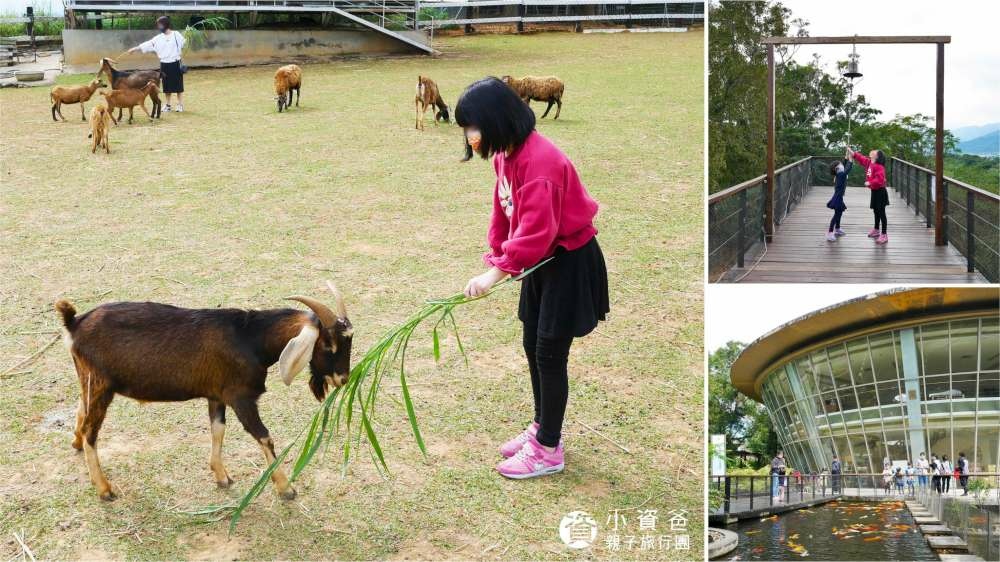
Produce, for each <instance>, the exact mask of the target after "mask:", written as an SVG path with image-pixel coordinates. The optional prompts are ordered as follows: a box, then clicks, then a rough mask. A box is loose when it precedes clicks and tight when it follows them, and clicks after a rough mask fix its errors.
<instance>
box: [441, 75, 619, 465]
mask: <svg viewBox="0 0 1000 562" xmlns="http://www.w3.org/2000/svg"><path fill="white" fill-rule="evenodd" d="M455 120H456V122H457V123H458V124H459V126H461V127H462V128H463V129H464V131H465V135H466V138H467V139H468V142H469V145H470V146H471V147H472V150H473V151H474V152H475V153H477V154H479V155H480V156H482V157H483V158H484V159H485V158H487V157H492V159H493V169H494V170H495V171H496V175H497V181H496V184H495V186H494V189H493V211H492V215H491V217H490V225H489V229H488V232H487V241H488V242H489V251H487V252H486V254H485V255H484V256H483V261H484V262H485V264H486V266H487V267H489V269H488V270H487V271H486V272H485V273H482V274H481V275H478V276H476V277H473V278H472V279H470V280H469V282H468V284H467V285H466V287H465V294H466V295H467V296H470V297H475V296H479V295H482V294H483V293H485V292H487V291H489V289H490V287H492V286H493V285H494V284H495V283H497V282H498V281H500V280H501V279H503V278H505V277H507V276H508V275H518V274H520V273H521V272H523V271H524V270H526V269H530V268H531V267H533V266H535V265H536V264H538V263H539V262H541V261H543V260H545V259H548V258H552V259H551V261H549V262H547V263H546V264H545V265H542V266H541V267H540V268H538V269H537V270H535V271H534V272H532V273H531V274H530V275H528V276H527V277H525V278H524V279H523V280H522V282H521V298H520V304H519V305H518V318H519V319H520V320H521V322H522V323H523V324H524V337H523V345H524V353H525V356H526V357H527V360H528V371H529V372H530V374H531V390H532V394H533V397H534V406H535V411H534V419H533V420H532V422H531V423H530V424H529V425H528V427H527V429H525V430H524V431H522V432H521V433H520V434H519V435H517V436H516V437H514V438H513V439H511V440H510V441H508V442H507V443H505V444H503V445H502V446H501V447H500V453H501V455H503V456H504V457H506V460H504V461H502V462H501V463H500V464H498V465H497V470H498V471H499V472H500V474H502V475H503V476H506V477H508V478H531V477H534V476H542V475H545V474H553V473H556V472H560V471H562V469H563V466H564V463H563V445H562V440H561V432H562V423H563V416H564V415H565V412H566V402H567V400H568V396H569V377H568V374H567V363H568V359H569V348H570V345H571V344H572V343H573V338H575V337H582V336H585V335H587V334H589V333H590V332H591V331H592V330H593V329H594V328H595V327H596V326H597V323H598V322H599V321H601V320H604V318H605V315H606V314H607V313H608V312H609V305H608V300H609V299H608V273H607V268H606V267H605V263H604V255H603V254H602V253H601V248H600V246H599V245H598V244H597V238H596V234H597V229H596V228H594V222H593V221H594V216H595V215H596V214H597V202H596V201H594V200H593V199H592V198H591V197H590V195H589V194H588V193H587V190H586V189H585V188H584V186H583V183H581V182H580V178H579V176H578V175H577V173H576V169H575V168H574V167H573V163H572V162H570V160H569V158H567V157H566V155H565V154H563V153H562V151H560V150H559V149H558V148H557V147H556V146H555V145H554V144H552V142H551V141H549V140H548V139H547V138H545V137H543V136H542V135H541V134H539V133H538V132H537V131H535V114H534V113H533V112H532V111H531V108H530V107H528V105H527V104H526V103H524V102H523V101H522V100H521V98H520V97H518V95H517V94H516V93H515V92H514V91H513V90H511V89H510V87H509V86H507V85H506V84H504V83H503V82H501V81H500V80H498V79H497V78H493V77H491V78H485V79H483V80H480V81H478V82H475V83H473V84H472V85H471V86H469V87H468V88H466V90H465V92H463V93H462V96H461V97H460V98H459V100H458V103H457V104H456V106H455Z"/></svg>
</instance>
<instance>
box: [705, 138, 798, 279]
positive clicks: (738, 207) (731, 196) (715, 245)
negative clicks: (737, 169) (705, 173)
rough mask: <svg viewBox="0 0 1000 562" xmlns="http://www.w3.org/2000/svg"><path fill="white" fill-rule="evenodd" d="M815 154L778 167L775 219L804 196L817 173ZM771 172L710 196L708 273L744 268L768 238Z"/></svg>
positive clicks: (711, 275)
mask: <svg viewBox="0 0 1000 562" xmlns="http://www.w3.org/2000/svg"><path fill="white" fill-rule="evenodd" d="M812 159H813V157H812V156H810V157H807V158H803V159H802V160H799V161H797V162H793V163H791V164H789V165H787V166H784V167H782V168H779V169H778V170H775V173H774V182H775V190H774V222H775V224H781V221H782V220H784V218H785V216H786V215H787V214H788V212H789V211H790V210H791V209H792V208H793V207H794V206H795V204H797V203H798V202H799V201H801V200H802V197H803V196H805V194H806V193H808V191H809V188H810V184H811V182H810V178H811V177H812V175H813V172H812V167H811V166H812V164H811V160H812ZM766 185H767V176H758V177H756V178H753V179H752V180H748V181H745V182H743V183H741V184H738V185H734V186H732V187H730V188H728V189H724V190H722V191H720V192H718V193H714V194H712V195H710V196H709V198H708V273H709V278H710V279H717V278H719V276H721V275H723V274H724V273H725V272H727V271H729V270H730V269H732V268H733V267H738V268H742V267H744V265H745V261H746V256H747V254H748V253H750V251H751V249H753V248H755V247H757V246H758V245H760V244H762V243H763V241H764V214H765V207H764V204H765V198H764V195H765V189H766Z"/></svg>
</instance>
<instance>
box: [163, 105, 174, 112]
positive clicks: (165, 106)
mask: <svg viewBox="0 0 1000 562" xmlns="http://www.w3.org/2000/svg"><path fill="white" fill-rule="evenodd" d="M163 111H164V112H166V113H170V112H171V111H173V109H170V104H169V103H168V104H167V105H164V106H163Z"/></svg>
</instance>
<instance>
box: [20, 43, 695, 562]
mask: <svg viewBox="0 0 1000 562" xmlns="http://www.w3.org/2000/svg"><path fill="white" fill-rule="evenodd" d="M702 40H703V35H702V34H701V33H700V32H693V33H687V34H621V35H582V34H568V33H551V34H538V35H525V36H506V35H504V36H501V35H497V36H480V37H458V38H451V39H442V40H439V41H438V47H439V48H440V49H441V50H442V52H443V55H442V56H441V57H438V58H424V57H417V56H414V57H394V58H370V59H369V58H365V59H345V60H343V61H339V62H332V63H328V64H306V65H303V71H304V78H303V88H302V107H300V108H293V109H292V110H291V111H290V112H288V113H284V114H278V113H276V111H275V106H274V102H273V100H272V97H273V93H272V92H271V80H272V73H273V71H274V67H273V66H271V67H253V68H234V69H223V70H193V71H192V72H191V73H189V74H188V75H187V77H186V86H187V89H188V94H187V97H186V104H185V106H186V107H185V109H186V110H187V112H186V113H184V114H179V115H178V114H164V118H163V119H162V120H161V121H159V122H156V123H152V124H151V123H149V121H148V120H146V119H145V117H144V116H142V117H137V120H136V123H135V124H133V125H124V124H123V125H121V126H118V127H115V128H113V130H112V132H111V150H112V153H111V155H110V156H107V155H104V154H100V153H98V154H97V155H92V154H91V153H90V144H89V141H88V140H87V138H86V136H87V132H88V131H87V127H86V125H85V124H84V123H82V122H80V121H79V120H76V121H74V120H73V116H74V115H78V112H77V109H76V108H75V106H69V107H64V108H63V113H64V114H65V115H66V116H67V118H68V119H70V121H69V122H68V123H53V122H52V121H51V117H50V114H49V104H48V92H47V90H46V89H43V88H34V89H17V90H2V91H0V178H2V180H0V182H2V183H0V190H2V191H0V195H2V198H0V239H2V240H3V243H2V245H0V271H2V272H3V282H2V283H0V310H2V315H0V373H3V374H2V375H0V412H2V415H0V443H2V445H3V454H2V455H0V492H2V501H0V532H2V538H0V558H2V559H8V558H10V557H12V556H15V555H16V554H18V553H19V552H20V547H19V546H18V545H17V543H16V542H15V541H13V540H12V539H13V535H12V533H13V532H18V533H20V532H21V530H23V531H24V536H25V539H26V542H27V543H28V545H29V546H30V547H31V549H32V550H33V551H34V554H35V556H37V557H38V558H49V559H51V558H81V557H90V558H93V557H116V558H143V559H149V558H154V559H174V558H190V559H197V558H215V559H219V558H223V557H225V558H227V559H232V558H241V559H248V558H249V559H266V558H341V559H357V558H365V559H369V558H410V559H414V558H417V559H428V558H430V559H438V558H459V559H471V558H474V559H480V558H482V559H501V558H502V559H527V558H532V559H538V558H544V559H578V558H580V557H581V556H583V557H592V558H593V557H597V558H602V559H603V558H611V559H637V558H638V559H655V558H670V559H677V558H683V559H693V560H700V559H701V557H702V548H701V537H702V534H703V530H704V527H703V524H702V522H701V521H702V505H703V491H702V465H703V446H702V422H703V420H702V409H703V399H702V388H703V374H702V373H703V355H702V270H703V266H702V263H703V251H702V246H703V244H702V236H703V231H702V208H703V198H702V185H703V180H702V170H703V143H702V139H703V96H702V83H703V74H704V72H703V70H704V69H703V62H702V61H703V56H702V53H703V49H702ZM508 73H509V74H514V75H519V74H556V75H558V76H560V77H561V78H563V79H564V80H565V82H566V94H565V97H564V100H565V102H564V107H563V111H562V116H561V117H560V119H559V120H558V121H552V120H551V118H549V119H546V120H540V121H539V125H538V128H539V130H540V131H541V132H542V133H543V134H545V135H547V136H549V137H550V138H552V139H553V140H554V141H555V142H556V143H557V144H558V145H559V146H560V147H561V148H562V149H563V150H564V151H565V152H566V153H567V154H568V155H569V156H570V157H571V158H572V159H573V161H574V162H575V163H576V165H577V166H578V168H579V171H580V175H581V177H582V178H583V181H584V183H585V184H586V185H587V187H588V189H589V191H590V192H591V193H592V194H593V195H594V197H596V198H597V199H598V200H599V201H600V203H601V212H600V214H599V215H598V219H597V226H598V229H599V230H600V234H599V237H600V241H601V245H602V247H603V248H604V251H605V253H606V255H607V260H608V267H609V270H610V275H611V279H610V280H611V290H612V312H611V316H610V318H609V321H608V322H607V323H605V324H604V325H602V326H601V327H600V328H599V329H598V330H597V332H595V333H594V334H592V335H591V336H589V337H587V338H585V339H582V340H578V341H577V342H576V344H575V345H574V347H573V352H572V356H571V359H570V379H571V382H570V404H569V409H568V412H567V425H566V427H565V443H566V449H567V469H566V471H565V472H564V473H563V474H561V475H557V476H554V477H547V478H542V479H537V480H533V481H521V482H515V481H508V480H504V479H503V478H501V477H499V476H498V475H497V474H496V473H495V471H494V469H493V466H494V464H495V463H496V462H497V461H498V460H499V458H498V454H497V452H496V446H497V445H498V444H499V443H501V442H502V441H503V440H505V439H507V438H508V437H510V436H512V435H513V434H515V433H516V432H517V431H519V430H520V429H521V428H522V427H523V425H524V424H525V423H526V422H527V421H528V419H529V416H530V402H531V393H530V387H529V382H528V376H527V372H526V368H525V363H524V360H523V357H522V353H521V349H520V325H519V323H518V322H517V319H516V294H517V291H516V290H513V291H506V292H504V293H503V294H498V295H496V296H495V297H491V298H490V299H488V300H485V301H482V302H479V303H476V304H474V305H469V306H466V307H463V308H462V309H460V311H459V314H458V322H459V327H460V328H461V329H462V340H463V343H464V344H465V346H466V349H467V350H468V351H469V354H470V365H469V367H468V368H466V367H465V366H464V363H463V362H462V361H461V358H460V355H459V353H458V351H457V349H456V346H455V342H454V340H453V339H452V338H448V339H446V340H444V341H443V342H442V349H443V358H442V362H441V364H439V365H435V364H434V361H433V358H432V353H431V343H430V342H431V338H430V334H429V333H423V334H422V337H421V339H420V340H418V341H415V342H414V343H413V347H412V348H411V354H412V355H411V356H410V357H411V359H409V360H408V363H410V362H411V361H412V363H411V367H412V372H411V374H410V376H409V377H408V379H409V381H410V383H411V384H412V385H413V388H412V392H413V394H414V398H415V401H416V404H417V415H418V417H419V420H420V423H421V429H422V431H423V434H424V437H425V439H426V440H427V442H428V448H429V456H428V458H427V459H426V460H424V459H423V458H422V457H421V455H420V452H419V450H418V449H417V447H416V445H415V444H414V442H413V439H412V436H411V435H410V432H409V425H408V423H407V421H406V415H405V412H404V411H403V410H402V408H400V407H399V406H398V405H397V404H396V403H394V402H393V399H398V398H399V395H400V391H399V389H398V386H394V384H393V382H392V381H387V384H386V386H385V387H384V388H383V390H382V393H383V399H382V400H381V403H382V404H383V405H382V406H381V412H380V413H379V415H378V417H377V424H376V431H377V432H378V433H379V435H380V438H381V440H382V445H383V448H384V449H385V450H386V455H387V461H388V463H389V468H390V469H391V470H392V471H393V473H392V477H391V478H389V479H388V480H386V479H383V478H382V477H380V476H379V475H378V473H377V471H376V470H375V467H374V465H373V464H372V462H371V460H370V459H369V456H368V453H367V451H365V450H362V451H360V452H359V453H358V454H357V455H356V457H355V459H354V461H353V462H352V464H351V465H350V468H349V470H348V472H347V476H346V479H341V476H340V467H339V462H338V459H337V458H335V456H332V457H333V458H326V459H321V460H318V462H316V464H315V465H314V466H312V467H311V468H310V469H308V470H307V471H306V472H305V473H304V474H303V476H302V478H301V479H300V480H299V482H298V483H297V484H296V487H297V489H298V492H299V497H298V499H297V500H295V501H293V502H284V501H282V500H280V499H278V498H277V495H276V494H275V493H274V492H273V487H269V488H268V489H267V490H266V491H265V492H264V494H263V495H262V496H261V498H259V500H258V501H257V503H256V504H254V505H253V506H252V507H251V508H250V509H249V510H248V511H247V512H246V513H245V514H244V517H243V519H242V521H241V522H240V526H239V527H238V529H237V531H236V533H235V535H234V536H233V537H232V538H231V539H229V540H227V536H226V528H227V523H226V521H219V522H210V523H207V524H206V523H204V522H202V521H200V520H198V519H197V518H194V517H191V516H189V515H186V514H184V513H182V511H183V510H186V509H193V508H196V507H200V506H205V505H208V504H213V503H219V502H221V501H225V500H230V499H234V498H237V497H239V496H240V495H241V493H242V492H243V491H244V490H245V489H246V487H247V486H249V485H250V483H251V482H252V481H253V480H254V479H255V477H256V476H257V475H258V474H259V471H260V470H261V469H262V468H263V466H264V464H263V459H262V456H261V454H260V450H259V448H258V447H257V445H256V444H255V443H254V442H253V440H252V439H251V438H250V437H249V436H248V435H247V434H246V433H245V432H243V430H242V428H241V427H240V426H239V424H238V423H237V422H236V420H235V417H234V416H230V424H229V430H228V433H227V439H226V443H225V447H224V452H223V454H224V458H225V461H226V465H227V468H228V470H229V472H230V474H231V475H232V477H233V478H234V479H235V480H236V484H235V485H234V487H233V489H231V490H229V491H220V490H217V489H216V487H215V484H214V482H213V480H212V476H211V472H210V471H209V468H208V456H209V450H210V438H209V430H208V420H207V415H206V408H205V402H204V401H201V400H198V401H191V402H186V403H179V404H148V405H143V406H140V405H139V404H138V403H136V402H134V401H132V400H128V399H124V398H121V397H119V398H118V399H116V400H115V401H114V402H113V403H112V405H111V408H110V411H109V415H108V418H107V420H106V421H105V423H104V427H103V430H102V432H101V435H100V440H99V451H100V453H101V459H102V462H103V465H104V468H105V471H106V473H107V475H108V478H109V479H110V481H111V482H112V485H113V486H115V488H116V491H118V492H119V495H120V497H119V499H118V500H117V501H115V502H113V503H111V504H106V503H102V502H100V501H98V499H97V497H96V494H95V493H94V490H93V487H92V486H91V484H90V482H89V479H88V477H87V472H86V466H85V462H84V459H83V457H82V455H81V454H77V453H76V452H75V451H74V450H73V449H72V448H71V447H70V441H71V434H70V432H71V430H72V424H73V419H74V418H73V416H74V412H75V405H76V401H77V398H78V396H79V387H78V384H77V382H76V376H75V374H74V371H73V367H72V362H71V360H70V358H69V356H68V353H67V352H66V351H65V350H64V349H63V348H62V346H61V344H59V343H57V344H55V345H53V346H52V347H51V348H49V349H48V350H46V351H45V352H44V353H42V354H41V355H40V356H39V357H38V358H37V359H34V360H32V361H30V362H28V363H26V364H25V365H24V366H20V367H17V368H14V369H11V367H13V366H15V365H16V364H18V363H19V362H21V361H22V360H23V359H25V358H28V357H29V356H31V355H32V354H34V353H35V352H36V351H37V350H39V349H40V348H41V347H42V346H44V345H45V344H46V343H47V342H49V340H50V339H52V338H53V335H54V333H55V332H54V330H55V329H56V328H57V327H58V322H57V317H56V314H55V313H54V312H53V311H52V303H53V302H54V301H55V300H57V299H59V298H69V299H70V300H72V301H73V302H74V303H75V304H76V305H77V308H78V309H79V310H80V311H81V312H82V311H85V310H88V309H89V308H91V307H93V306H95V305H97V304H99V303H103V302H109V301H116V300H152V301H161V302H168V303H172V304H176V305H180V306H189V307H215V306H235V307H256V308H267V307H281V306H288V305H289V303H288V302H287V301H283V300H282V297H284V296H286V295H289V294H294V293H305V294H313V295H316V296H319V297H322V298H327V295H326V294H325V292H324V289H323V281H324V280H325V279H328V278H330V279H333V280H335V281H336V283H337V284H338V285H339V286H340V288H341V289H342V290H343V291H344V293H345V295H346V298H347V304H348V310H349V312H350V315H351V319H352V321H353V323H354V326H355V332H356V337H355V346H354V347H355V350H356V351H355V353H356V354H357V355H358V356H360V354H361V353H363V351H364V350H365V349H367V347H368V346H369V345H371V344H372V343H373V342H374V341H375V340H376V338H378V337H379V336H380V335H381V334H382V333H383V332H384V331H385V330H387V329H389V328H391V327H393V326H395V325H396V324H398V323H399V322H400V321H402V320H403V319H404V318H405V317H406V316H408V315H409V314H410V313H412V312H413V311H415V310H416V309H417V308H418V307H419V306H420V304H421V303H422V302H423V300H424V299H427V298H431V297H440V296H446V295H449V294H452V293H454V292H456V291H458V290H460V289H461V288H462V287H463V286H464V284H465V282H466V280H467V279H468V278H469V277H470V276H472V275H474V274H477V273H479V272H480V271H481V270H482V264H481V261H480V255H481V253H482V251H483V250H484V246H485V231H486V223H487V219H488V216H489V210H490V205H491V203H490V197H491V191H490V190H491V189H492V186H493V181H494V176H493V170H492V166H490V165H489V163H488V162H485V161H482V160H478V159H477V160H475V161H473V162H471V163H465V164H460V163H459V162H458V159H459V158H460V156H461V155H462V142H461V134H460V131H459V129H458V128H456V127H455V126H454V125H453V124H452V125H447V126H445V125H441V126H435V125H434V124H433V123H432V122H431V121H430V120H429V121H428V123H427V130H426V131H425V132H419V131H415V130H414V128H413V91H414V84H415V82H416V79H417V75H418V74H425V75H429V76H431V77H432V78H434V79H435V80H437V82H438V84H439V86H440V88H441V91H442V94H443V95H444V97H445V99H446V101H447V102H448V103H449V104H450V105H453V104H454V102H455V100H456V98H457V96H458V94H459V93H460V92H461V89H462V88H463V87H464V86H465V85H467V84H468V83H470V82H472V81H473V80H475V79H478V78H480V77H482V76H484V75H488V74H493V75H502V74H508ZM86 78H87V77H86V76H81V77H73V78H67V79H66V80H67V81H84V80H85V79H86ZM92 103H93V102H91V104H90V105H92ZM534 107H535V109H536V112H537V113H538V114H539V115H540V113H541V108H540V107H539V106H538V104H537V103H536V104H534ZM88 110H89V105H88ZM137 114H138V115H142V114H141V112H137ZM155 360H156V358H155V357H150V361H155ZM316 405H317V403H316V401H315V399H313V398H312V396H311V395H310V393H309V391H308V389H307V387H306V383H305V377H300V378H299V379H298V380H297V381H296V382H295V383H294V384H293V385H292V386H290V387H285V386H284V385H283V384H281V383H280V382H279V381H278V379H277V378H272V379H271V385H270V388H269V392H268V393H266V394H265V395H264V396H263V397H262V398H261V413H262V417H263V419H264V422H265V424H267V426H268V428H269V429H270V432H271V435H272V437H273V438H274V439H275V442H276V444H277V445H278V447H281V446H283V445H284V444H286V443H287V442H288V440H289V439H291V438H292V437H293V436H294V435H295V434H296V433H297V432H298V430H299V429H300V428H302V427H303V426H304V424H305V423H306V421H307V420H308V418H309V416H310V415H311V414H312V412H314V411H315V408H316ZM581 423H585V424H588V425H590V426H591V427H594V428H596V429H597V430H598V431H600V432H601V433H603V434H604V435H606V436H608V437H609V438H610V439H612V440H614V441H616V442H617V443H619V444H621V445H622V446H624V447H626V448H627V449H628V450H629V451H630V453H625V452H624V451H622V450H621V449H619V448H618V447H616V446H615V445H613V444H612V443H610V442H609V441H607V440H605V439H603V438H602V437H600V436H598V435H596V434H594V433H592V432H590V431H588V430H587V429H586V428H584V426H583V425H581ZM639 506H641V507H642V508H643V509H657V510H658V515H659V517H660V520H659V522H658V524H657V534H673V533H672V532H671V531H670V529H669V526H668V524H667V518H668V517H669V515H668V512H669V511H670V510H675V509H677V510H680V509H683V510H686V511H687V517H688V518H689V521H690V523H689V527H688V533H689V534H690V535H691V537H692V543H693V545H692V549H691V550H690V551H675V550H671V551H666V550H656V549H650V550H639V543H638V542H636V543H635V546H634V548H633V550H632V551H627V550H622V551H620V552H611V551H609V550H608V549H607V548H606V547H605V545H604V542H603V540H604V537H605V536H606V533H605V530H606V524H605V523H606V521H607V519H608V516H609V513H610V512H611V511H612V510H614V509H618V510H620V513H621V514H623V515H627V516H628V517H629V521H628V525H629V526H630V529H631V532H628V531H624V532H621V534H622V535H629V534H632V535H639V534H640V533H638V532H637V527H638V522H637V519H636V515H637V513H636V511H635V509H634V508H636V507H639ZM573 510H584V511H588V512H590V513H591V514H593V515H594V517H595V519H597V522H598V524H599V525H600V526H601V532H600V534H599V535H598V541H597V543H595V545H594V547H593V549H592V550H591V551H590V552H589V553H588V551H583V552H581V551H570V550H568V549H567V548H566V547H565V546H564V545H563V543H562V542H561V541H560V539H559V537H558V532H557V526H558V523H559V521H560V519H561V518H562V516H563V515H564V514H566V513H567V512H569V511H573ZM623 540H624V537H623ZM623 548H624V547H623Z"/></svg>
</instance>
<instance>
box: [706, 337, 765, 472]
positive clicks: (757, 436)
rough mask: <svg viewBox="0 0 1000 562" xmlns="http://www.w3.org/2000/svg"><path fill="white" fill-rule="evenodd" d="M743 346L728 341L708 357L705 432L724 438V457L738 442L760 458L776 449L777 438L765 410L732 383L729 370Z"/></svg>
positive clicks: (734, 449) (734, 448)
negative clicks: (723, 436) (725, 451)
mask: <svg viewBox="0 0 1000 562" xmlns="http://www.w3.org/2000/svg"><path fill="white" fill-rule="evenodd" d="M745 347H746V345H745V344H742V343H739V342H728V343H727V344H726V345H725V346H724V347H721V348H719V349H717V350H715V351H714V352H713V353H712V354H711V355H709V357H708V432H709V434H714V433H722V434H725V435H726V436H727V437H728V438H727V439H726V448H727V457H729V456H732V454H733V453H734V452H735V451H736V447H737V446H739V444H740V443H742V444H743V446H744V447H745V448H746V449H747V450H748V451H750V452H753V453H757V454H758V455H760V456H761V458H763V459H767V458H770V457H771V456H772V455H774V453H775V452H777V450H778V439H777V436H776V434H775V433H774V429H773V426H772V425H771V418H770V416H769V415H768V413H767V409H766V408H765V407H764V406H763V405H762V404H760V403H758V402H755V401H754V400H753V399H752V398H750V397H748V396H745V395H743V394H741V393H740V392H739V391H738V390H737V389H736V387H734V386H733V384H732V382H731V379H730V369H731V367H732V365H733V362H735V361H736V358H737V357H739V355H740V353H741V352H742V351H743V349H744V348H745Z"/></svg>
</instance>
